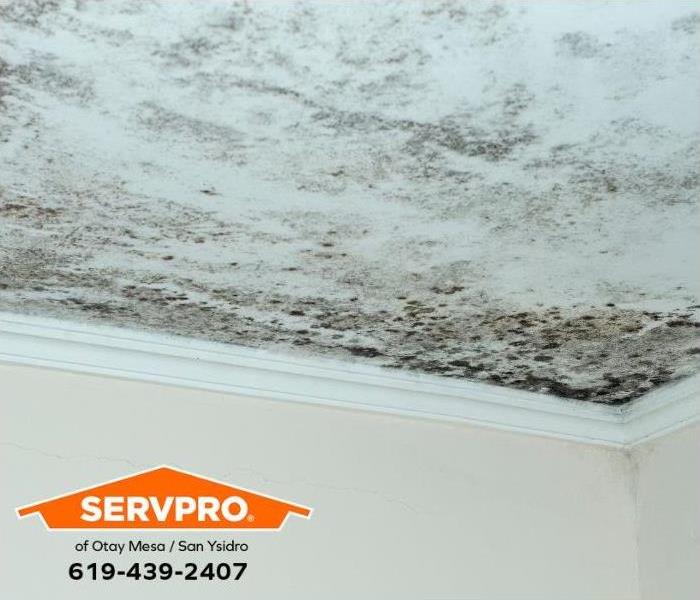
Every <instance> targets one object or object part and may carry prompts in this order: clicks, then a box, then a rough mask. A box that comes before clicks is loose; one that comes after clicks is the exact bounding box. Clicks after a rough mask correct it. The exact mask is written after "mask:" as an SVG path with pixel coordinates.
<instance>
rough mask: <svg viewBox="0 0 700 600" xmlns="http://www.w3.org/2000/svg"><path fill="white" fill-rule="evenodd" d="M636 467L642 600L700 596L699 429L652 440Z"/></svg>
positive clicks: (640, 451) (640, 450) (681, 599)
mask: <svg viewBox="0 0 700 600" xmlns="http://www.w3.org/2000/svg"><path fill="white" fill-rule="evenodd" d="M632 457H633V459H634V462H635V464H636V468H637V472H636V478H637V490H638V504H637V514H638V519H639V564H640V588H641V597H642V600H657V599H665V598H668V599H672V600H697V599H698V598H700V425H694V426H692V427H687V428H685V429H682V430H680V431H677V432H675V433H673V434H671V435H667V436H664V437H662V438H659V439H657V440H653V441H651V442H648V443H646V444H643V445H641V446H640V447H638V448H636V449H635V451H634V452H633V453H632Z"/></svg>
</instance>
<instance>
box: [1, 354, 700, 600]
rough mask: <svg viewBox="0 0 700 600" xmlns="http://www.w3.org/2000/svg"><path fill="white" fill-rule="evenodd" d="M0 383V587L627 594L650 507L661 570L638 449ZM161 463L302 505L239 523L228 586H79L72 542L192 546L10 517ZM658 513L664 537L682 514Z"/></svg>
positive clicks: (396, 594)
mask: <svg viewBox="0 0 700 600" xmlns="http://www.w3.org/2000/svg"><path fill="white" fill-rule="evenodd" d="M0 382H1V383H0V386H1V387H0V394H1V398H2V400H1V404H0V410H1V413H0V464H1V465H2V480H3V485H2V486H0V504H1V507H2V510H1V511H0V527H1V528H2V529H1V531H2V535H1V537H0V552H1V555H0V569H1V570H2V571H1V572H0V597H2V598H12V599H13V600H25V599H31V600H45V599H46V598H54V599H55V598H59V599H62V598H71V599H72V598H91V599H95V598H120V599H122V598H124V597H126V596H125V594H134V593H136V592H135V591H134V590H139V591H138V596H139V597H140V598H166V597H167V598H169V599H172V598H185V597H187V598H191V597H194V596H193V593H194V592H193V587H196V589H197V590H200V591H198V592H197V593H196V594H197V595H198V596H200V597H204V594H205V593H206V597H207V598H224V597H231V595H232V593H231V590H230V588H231V586H237V588H236V589H238V594H239V596H238V597H243V598H247V599H257V598H260V599H263V598H264V599H269V598H273V597H274V598H304V599H314V598H328V597H333V598H335V599H343V598H348V599H350V598H352V599H357V598H368V599H371V598H390V599H394V598H402V599H411V598H416V599H427V598H433V599H443V600H447V599H462V600H496V599H498V600H515V599H517V600H549V599H551V600H562V599H566V600H578V599H580V600H625V599H638V598H639V577H638V571H637V552H636V548H637V539H636V538H637V531H636V529H635V526H636V523H637V519H640V520H641V523H643V524H644V522H645V521H646V524H645V525H644V526H643V528H642V531H641V534H640V540H639V541H640V543H641V547H642V550H643V552H642V554H641V559H642V566H643V567H644V565H650V567H649V568H650V573H651V572H652V571H653V570H658V568H659V567H660V566H661V565H662V563H663V560H665V558H664V556H665V555H666V554H667V553H657V552H655V551H654V549H655V547H656V544H655V542H653V540H656V539H659V536H660V535H662V534H660V533H659V531H658V530H657V528H655V526H654V525H653V523H654V520H655V518H656V516H655V514H656V510H657V508H656V507H657V506H660V504H658V505H657V504H655V503H653V504H645V503H644V502H642V503H641V504H638V500H639V499H638V496H637V491H641V493H642V494H646V493H647V490H649V489H655V488H656V481H657V480H658V479H665V477H666V476H665V475H664V467H663V464H662V463H661V462H660V463H658V466H657V464H656V463H654V462H650V463H648V464H645V463H641V467H639V468H638V470H637V471H636V472H638V483H639V488H637V487H636V486H635V485H634V483H635V479H634V478H633V477H632V474H633V473H634V472H635V470H634V469H632V468H631V466H632V465H633V464H640V463H638V462H637V463H635V462H634V461H631V460H630V457H629V455H628V454H627V453H625V452H622V451H619V450H615V449H610V448H604V447H599V446H590V445H582V444H577V443H572V442H565V441H561V440H555V439H546V438H539V437H534V436H528V435H522V434H513V433H506V432H500V431H494V430H488V429H482V428H478V427H473V426H466V425H455V424H445V423H438V422H431V421H419V420H412V419H408V418H403V417H395V416H389V415H380V414H371V413H363V412H355V411H349V410H340V409H332V408H320V407H314V406H309V405H299V404H291V403H285V402H275V401H264V400H260V399H251V398H244V397H235V396H231V395H225V394H219V393H211V392H203V391H197V390H189V389H183V388H176V387H169V386H162V385H156V384H146V383H140V382H132V381H123V380H117V379H108V378H101V377H96V376H85V375H77V374H70V373H65V372H59V371H51V370H46V369H37V368H29V367H15V366H0ZM684 435H688V436H689V437H688V439H691V440H693V439H694V440H695V441H696V438H697V435H696V434H694V433H688V434H684ZM694 435H695V438H694V437H693V436H694ZM683 439H685V438H683ZM693 443H695V442H693ZM656 444H657V445H658V447H659V448H662V450H660V451H658V452H657V453H656V454H654V455H655V456H658V457H659V458H663V461H664V463H665V462H671V463H675V462H678V461H679V460H681V459H682V457H683V456H684V455H685V451H686V450H684V448H683V445H682V444H681V445H678V446H677V445H676V444H675V443H673V444H671V445H670V446H668V447H666V446H664V445H663V443H662V442H660V441H657V442H656ZM161 463H167V464H172V465H174V466H178V467H181V468H184V469H187V470H191V471H194V472H196V473H201V474H202V475H208V476H211V477H214V478H217V479H222V480H225V481H227V482H230V483H232V484H234V485H240V486H242V487H248V488H252V489H254V490H257V491H260V492H262V493H268V494H271V495H275V496H279V497H281V498H285V499H288V500H290V501H294V502H299V503H301V504H305V505H308V506H312V507H313V508H314V509H315V513H314V515H313V517H312V519H311V520H310V521H304V520H302V519H298V518H295V517H290V519H289V520H288V522H287V524H286V526H285V527H284V529H283V530H282V531H281V532H279V533H269V532H264V533H254V532H250V533H247V534H240V535H235V538H236V539H237V540H239V541H242V540H245V541H246V542H248V543H249V544H250V546H251V550H250V551H249V552H248V556H247V557H246V558H247V561H248V563H249V568H248V572H247V573H246V575H245V576H244V580H243V581H242V582H239V583H235V584H234V583H232V582H228V583H225V584H217V583H209V582H198V583H185V582H179V583H178V582H168V583H158V584H156V583H146V582H110V583H109V584H108V585H107V584H100V583H96V584H95V583H90V582H81V583H78V584H76V583H74V582H71V581H69V579H68V577H67V575H66V571H67V568H68V565H69V563H71V562H73V561H76V560H80V559H81V558H82V559H83V561H84V562H85V561H86V560H87V558H97V559H100V560H106V559H111V560H114V562H125V561H127V560H128V561H132V560H134V559H140V560H147V559H151V560H153V559H156V560H166V559H170V560H172V561H175V560H177V561H180V562H183V563H184V562H185V559H186V558H192V557H184V556H173V557H170V556H168V557H162V556H141V557H138V556H133V555H132V556H129V557H128V558H122V559H118V558H116V559H115V558H114V557H106V556H95V557H85V556H82V557H79V556H78V555H77V554H76V553H75V552H74V551H73V550H72V547H73V545H74V543H75V542H76V541H78V540H80V539H83V538H85V537H100V536H101V537H102V538H106V539H109V540H126V539H129V538H130V537H131V536H128V535H121V534H98V535H93V536H85V535H84V534H82V533H68V532H63V533H61V532H47V531H46V530H45V529H44V527H43V524H42V523H41V522H40V521H39V520H38V519H37V518H34V517H32V518H30V519H25V520H22V521H19V520H17V519H16V517H15V516H14V513H13V509H14V507H16V506H19V505H22V504H26V503H30V502H32V501H35V500H41V499H44V498H47V497H50V496H54V495H56V494H60V493H63V492H66V491H69V490H72V489H74V488H78V487H84V486H88V485H91V484H94V483H98V482H101V481H104V480H107V479H111V478H115V477H119V476H122V475H127V474H129V473H131V472H133V471H135V470H139V469H143V468H146V467H149V466H153V465H158V464H161ZM685 475H686V474H685V473H683V474H682V476H685ZM676 483H678V482H676ZM694 489H695V493H696V494H697V488H694ZM686 491H687V490H686ZM652 496H653V494H652ZM666 496H669V497H666ZM666 496H664V497H663V498H661V499H660V500H659V502H660V503H661V502H662V501H663V503H666V504H667V505H670V504H671V503H672V497H673V493H671V491H670V488H669V493H668V494H667V495H666ZM650 497H651V496H650ZM680 502H682V501H680ZM674 503H675V505H676V506H677V504H678V501H674ZM636 506H638V507H641V514H638V511H636V510H635V507H636ZM683 509H684V510H686V507H685V504H683ZM658 510H661V512H663V509H662V508H658ZM690 518H691V520H692V518H693V517H692V515H691V516H690ZM672 521H673V518H672V517H671V516H669V523H670V525H669V526H670V527H672V528H675V529H678V531H677V532H676V533H675V534H674V536H673V539H672V540H670V542H669V543H672V544H673V543H675V540H676V538H677V537H678V536H680V537H683V535H684V533H683V532H684V531H685V529H684V528H685V527H686V525H684V524H680V525H679V524H677V523H675V522H672ZM671 522H672V523H671ZM684 523H687V522H686V521H684ZM694 524H695V525H694V526H696V525H697V520H695V521H694ZM659 527H660V528H661V529H662V530H664V531H665V527H666V526H665V525H660V526H659ZM694 531H695V532H697V529H695V530H694ZM694 535H695V537H694V538H693V539H694V542H693V543H694V544H696V545H697V533H695V534H694ZM140 537H142V538H144V539H156V540H158V539H171V537H173V534H166V533H160V534H157V533H156V534H148V535H142V536H140ZM175 537H177V538H178V539H179V538H186V539H194V540H197V539H201V538H203V537H211V536H206V535H203V534H197V533H194V534H192V533H187V534H182V535H177V536H175ZM217 537H226V538H230V537H232V536H231V535H226V536H217ZM647 539H649V540H652V543H651V544H646V540H647ZM683 539H684V540H685V542H689V539H688V538H687V536H686V537H685V538H683ZM685 542H684V543H685ZM695 548H696V549H697V546H695ZM680 552H681V554H683V555H684V556H685V554H684V552H685V550H683V549H681V551H680ZM225 558H226V557H221V556H219V555H216V556H211V555H205V556H203V557H202V556H195V557H194V559H195V560H198V561H200V562H205V561H208V560H212V559H214V560H219V559H225ZM235 558H239V557H232V559H235ZM239 559H240V558H239ZM686 563H687V561H686V562H685V563H683V565H682V566H681V567H678V568H677V569H676V570H675V571H674V573H671V574H669V575H668V577H666V578H665V579H663V580H662V579H655V577H656V576H655V575H649V576H647V577H642V584H643V588H644V591H645V594H646V595H645V596H644V597H643V598H644V600H647V599H651V598H654V597H655V596H654V594H656V593H657V591H656V590H663V589H668V588H667V586H668V585H670V584H669V582H668V581H667V580H666V579H668V578H670V579H671V580H673V579H674V578H676V577H687V571H688V569H689V568H690V565H689V564H686ZM204 590H206V592H204ZM656 597H659V598H660V596H658V595H657V596H656ZM663 598H664V600H666V599H672V600H680V598H681V596H678V597H677V599H676V597H672V596H669V595H663Z"/></svg>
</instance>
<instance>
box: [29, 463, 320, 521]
mask: <svg viewBox="0 0 700 600" xmlns="http://www.w3.org/2000/svg"><path fill="white" fill-rule="evenodd" d="M34 513H39V514H40V515H41V518H42V519H43V520H44V523H45V524H46V527H47V528H49V529H166V530H168V529H247V530H260V529H280V528H281V527H282V525H284V522H285V520H286V519H287V516H288V515H289V513H294V514H297V515H300V516H302V517H306V518H309V517H310V516H311V509H310V508H306V507H304V506H299V505H297V504H291V503H289V502H285V501H284V500H280V499H278V498H272V497H271V496H263V495H262V494H258V493H255V492H251V491H250V490H246V489H243V488H237V487H233V486H231V485H228V484H226V483H222V482H220V481H215V480H214V479H209V478H207V477H200V476H199V475H194V474H193V473H187V472H186V471H181V470H180V469H174V468H173V467H167V466H162V467H156V468H155V469H149V470H148V471H142V472H141V473H136V474H135V475H131V476H129V477H123V478H121V479H115V480H112V481H108V482H106V483H103V484H100V485H97V486H94V487H91V488H86V489H83V490H78V491H75V492H70V493H68V494H64V495H63V496H57V497H55V498H50V499H49V500H44V501H43V502H39V503H37V504H32V505H30V506H24V507H22V508H18V509H17V515H18V516H19V517H20V518H22V517H26V516H27V515H31V514H34Z"/></svg>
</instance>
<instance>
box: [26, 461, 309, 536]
mask: <svg viewBox="0 0 700 600" xmlns="http://www.w3.org/2000/svg"><path fill="white" fill-rule="evenodd" d="M158 469H170V470H171V471H177V472H178V473H182V474H183V475H189V476H190V477H195V478H197V479H204V480H206V481H210V482H212V483H216V484H218V485H222V486H224V487H227V488H231V489H232V490H235V491H240V492H246V493H247V494H252V495H253V496H258V497H260V498H265V499H267V500H274V501H275V502H281V503H282V504H286V505H287V506H293V507H294V508H296V509H302V510H307V511H309V514H308V515H303V514H301V513H299V512H296V511H294V510H291V509H289V510H287V514H285V515H284V519H282V522H281V523H280V524H279V527H257V528H256V527H90V526H89V525H88V526H86V527H49V524H48V523H47V522H46V519H45V518H44V513H43V512H41V509H40V508H39V507H40V506H41V505H43V504H47V503H48V502H53V501H54V500H60V499H61V498H65V497H66V496H72V495H73V494H79V493H80V492H89V491H91V490H94V489H95V488H96V487H102V486H103V485H110V484H112V483H119V482H120V481H123V480H124V479H133V478H134V477H138V476H139V475H144V474H146V473H151V472H152V471H157V470H158ZM30 508H35V510H33V511H32V512H30V513H27V514H26V515H20V514H19V512H20V511H21V510H27V509H30ZM15 512H16V513H17V518H18V519H26V518H27V517H33V516H34V515H36V514H37V513H38V514H39V517H41V520H42V521H43V522H44V527H45V528H46V529H47V530H48V531H198V532H200V533H202V532H207V531H279V530H280V529H282V527H284V524H285V523H286V522H287V519H288V518H289V515H290V513H291V514H295V515H297V516H298V517H301V518H302V519H310V518H311V515H312V514H313V512H314V509H313V508H310V507H308V506H303V505H301V504H296V503H294V502H289V501H288V500H282V498H277V497H276V496H269V495H267V494H261V493H260V492H254V491H253V490H249V489H248V488H244V487H240V486H237V485H233V484H231V483H226V482H225V481H220V480H219V479H213V478H212V477H205V476H204V475H198V474H197V473H192V472H191V471H185V470H184V469H178V468H177V467H173V466H171V465H157V466H155V467H150V468H149V469H144V470H143V471H136V472H135V473H130V474H129V475H122V476H121V477H116V478H114V479H109V480H108V481H102V482H100V483H94V484H92V485H90V486H88V487H83V488H79V489H77V490H72V491H70V492H65V493H63V494H60V495H58V496H51V498H46V499H44V500H39V501H38V502H32V503H31V504H25V505H24V506H20V507H18V508H16V509H15Z"/></svg>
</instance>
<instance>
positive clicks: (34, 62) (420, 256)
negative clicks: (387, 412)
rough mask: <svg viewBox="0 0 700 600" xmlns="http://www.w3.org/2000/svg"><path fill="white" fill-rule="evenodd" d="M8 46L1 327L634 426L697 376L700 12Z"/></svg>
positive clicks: (165, 5) (179, 16) (586, 10)
mask: <svg viewBox="0 0 700 600" xmlns="http://www.w3.org/2000/svg"><path fill="white" fill-rule="evenodd" d="M0 25H1V27H2V32H3V33H2V36H0V165H1V168H0V310H5V311H11V312H21V313H27V314H39V315H46V316H52V317H58V318H64V319H67V320H73V321H90V322H101V323H108V324H112V325H118V326H124V327H128V328H132V329H133V328H137V329H143V330H153V331H160V332H166V333H171V334H175V335H184V336H189V337H196V338H202V339H207V340H213V341H219V342H225V343H230V344H236V345H242V346H249V347H261V348H266V349H268V350H273V351H279V352H280V353H284V354H290V353H294V354H300V355H304V356H308V357H333V358H335V359H343V360H348V361H360V362H363V363H370V364H374V365H380V366H385V367H389V368H393V369H402V370H408V371H417V372H423V373H431V374H434V375H439V376H444V377H452V378H464V379H468V380H476V381H483V382H487V383H494V384H497V385H504V386H509V387H512V388H518V389H527V390H533V391H539V392H549V393H551V394H554V395H557V396H560V397H562V398H577V399H581V400H590V401H595V402H604V403H612V404H619V403H624V402H627V401H629V400H631V399H633V398H635V397H637V396H639V395H641V394H643V393H644V392H646V391H647V390H649V389H651V388H653V387H656V386H658V385H661V384H664V383H666V382H668V381H670V380H673V379H677V378H680V377H682V376H685V375H689V374H691V373H694V372H697V371H698V364H699V358H700V354H699V353H700V348H698V326H699V320H698V318H699V316H700V289H699V288H700V278H699V277H698V273H700V268H699V267H700V236H699V235H698V234H699V233H700V232H699V229H700V219H698V212H697V199H698V188H699V186H700V178H699V176H698V164H699V162H698V161H699V159H700V156H699V154H700V152H699V148H700V144H699V138H700V110H699V109H698V107H699V106H700V71H699V70H698V51H699V50H700V47H699V46H700V35H699V30H700V12H699V11H698V9H697V4H696V3H695V2H680V1H678V2H671V3H668V2H659V3H654V2H626V3H603V2H588V1H586V2H569V3H566V4H564V3H559V2H540V3H537V4H534V3H532V4H528V5H525V4H522V3H514V2H505V3H492V2H490V3H479V2H464V3H457V2H449V3H437V2H426V3H418V2H402V3H388V2H378V1H377V2H362V3H353V4H351V3H349V2H348V3H340V2H333V3H331V2H325V3H324V2H319V1H316V2H304V3H298V4H292V3H282V2H250V3H247V4H246V3H235V4H234V3H223V2H202V1H199V2H171V1H166V0H163V1H161V2H155V1H151V2H142V1H140V0H139V1H138V2H137V1H131V2H111V3H101V2H94V1H90V0H86V1H75V2H67V1H66V2H56V1H42V0H33V1H26V2H9V1H7V0H0Z"/></svg>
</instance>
